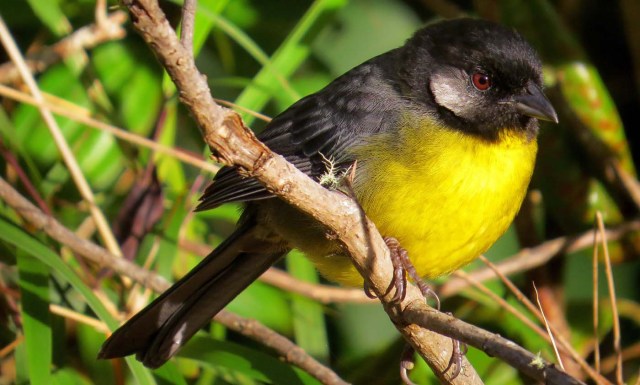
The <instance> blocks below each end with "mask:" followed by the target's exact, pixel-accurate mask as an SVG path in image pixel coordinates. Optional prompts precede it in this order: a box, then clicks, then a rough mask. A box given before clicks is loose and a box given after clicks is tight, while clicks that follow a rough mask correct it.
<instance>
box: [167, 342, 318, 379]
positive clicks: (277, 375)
mask: <svg viewBox="0 0 640 385" xmlns="http://www.w3.org/2000/svg"><path fill="white" fill-rule="evenodd" d="M179 356H180V357H183V358H189V359H192V360H196V361H198V362H200V363H201V364H203V365H205V366H209V367H212V368H216V367H225V368H228V369H232V370H234V371H237V372H239V373H242V374H244V375H246V376H248V377H250V378H253V379H256V380H259V381H263V382H266V383H268V384H287V385H302V384H318V381H317V380H316V379H315V378H313V377H311V376H310V375H309V374H307V373H305V372H303V371H302V370H300V369H298V368H295V367H293V366H291V365H288V364H285V363H283V362H282V361H280V360H278V359H277V358H274V357H272V356H270V355H268V354H265V353H262V352H259V351H257V350H253V349H249V348H246V347H243V346H240V345H237V344H234V343H231V342H224V341H218V340H214V339H212V338H211V337H205V336H196V337H194V338H193V339H192V340H191V341H189V343H188V344H187V345H185V347H184V348H183V349H182V350H181V351H180V353H179Z"/></svg>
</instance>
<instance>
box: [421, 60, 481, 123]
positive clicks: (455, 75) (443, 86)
mask: <svg viewBox="0 0 640 385" xmlns="http://www.w3.org/2000/svg"><path fill="white" fill-rule="evenodd" d="M429 87H430V88H431V92H432V93H433V96H434V98H435V101H436V103H438V105H440V106H442V107H444V108H446V109H448V110H449V111H451V112H453V113H454V114H455V115H456V116H458V117H460V118H463V119H470V118H472V117H473V116H475V115H477V111H476V110H477V109H478V108H481V106H482V99H481V97H480V95H479V94H478V92H477V91H476V90H475V89H474V88H473V87H472V86H471V83H470V82H469V76H468V75H467V73H466V72H465V71H463V70H461V69H459V68H455V67H445V68H442V69H440V70H438V71H437V72H435V73H434V74H433V75H432V76H431V83H430V84H429Z"/></svg>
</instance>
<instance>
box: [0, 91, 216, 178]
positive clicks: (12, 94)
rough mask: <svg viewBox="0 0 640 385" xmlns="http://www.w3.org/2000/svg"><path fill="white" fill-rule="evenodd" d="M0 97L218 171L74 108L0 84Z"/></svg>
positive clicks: (188, 154)
mask: <svg viewBox="0 0 640 385" xmlns="http://www.w3.org/2000/svg"><path fill="white" fill-rule="evenodd" d="M0 95H2V96H5V97H8V98H12V99H15V100H18V101H20V102H22V103H28V104H31V105H34V106H36V107H45V108H47V109H48V110H50V111H51V112H54V113H56V114H58V115H61V116H65V117H67V118H69V119H73V120H75V121H76V122H79V123H82V124H85V125H87V126H89V127H93V128H97V129H99V130H101V131H105V132H108V133H110V134H112V135H113V136H115V137H117V138H119V139H122V140H125V141H127V142H130V143H133V144H135V145H138V146H142V147H146V148H149V149H151V150H153V151H156V152H158V153H161V154H165V155H168V156H171V157H173V158H176V159H178V160H180V161H181V162H184V163H186V164H190V165H192V166H194V167H197V168H199V169H201V170H204V171H207V172H209V173H212V174H215V173H217V172H218V171H219V170H220V167H219V166H216V165H214V164H211V163H209V162H206V161H204V160H203V159H200V158H198V157H196V156H195V155H191V153H189V152H186V151H184V150H180V149H174V148H171V147H168V146H165V145H163V144H161V143H158V142H155V141H153V140H151V139H148V138H145V137H144V136H141V135H137V134H134V133H132V132H129V131H126V130H123V129H122V128H119V127H116V126H113V125H111V124H107V123H104V122H101V121H99V120H96V119H94V118H92V117H90V116H86V115H83V114H80V113H78V112H77V111H78V110H77V109H74V108H67V107H66V106H64V107H60V106H57V105H55V104H51V103H49V102H46V101H45V102H38V101H37V100H35V99H34V98H33V97H31V96H29V95H27V94H25V93H22V92H20V91H17V90H15V89H13V88H10V87H7V86H4V85H2V84H0Z"/></svg>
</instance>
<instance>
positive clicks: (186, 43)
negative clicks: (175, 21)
mask: <svg viewBox="0 0 640 385" xmlns="http://www.w3.org/2000/svg"><path fill="white" fill-rule="evenodd" d="M197 7H198V0H184V4H183V6H182V23H181V24H180V42H181V43H182V46H183V47H184V49H185V50H186V51H187V53H188V55H189V57H193V29H194V27H195V25H194V24H195V18H196V8H197Z"/></svg>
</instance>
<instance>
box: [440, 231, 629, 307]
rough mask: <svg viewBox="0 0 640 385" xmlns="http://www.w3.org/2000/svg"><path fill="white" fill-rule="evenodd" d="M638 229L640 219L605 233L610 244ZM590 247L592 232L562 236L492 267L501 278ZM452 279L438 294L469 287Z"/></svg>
mask: <svg viewBox="0 0 640 385" xmlns="http://www.w3.org/2000/svg"><path fill="white" fill-rule="evenodd" d="M638 230H640V220H637V219H636V220H631V221H628V222H625V223H623V224H621V225H618V226H617V227H615V228H613V229H608V230H606V234H607V239H609V240H610V241H615V240H619V239H621V238H622V237H624V236H626V235H627V234H629V233H630V232H633V231H638ZM592 246H593V234H592V233H591V231H585V232H584V233H582V234H580V235H572V236H562V237H558V238H555V239H551V240H548V241H546V242H544V243H542V244H540V245H539V246H536V247H532V248H527V249H522V250H520V251H519V252H518V253H516V254H514V255H513V256H511V257H509V258H507V259H505V260H503V261H500V262H498V263H497V264H495V266H496V269H497V271H499V272H500V273H502V274H504V275H511V274H516V273H520V272H523V271H527V270H530V269H533V268H535V267H538V266H540V265H542V264H544V263H546V262H548V261H549V260H550V259H552V258H553V257H555V256H556V255H558V254H559V253H560V252H563V253H573V252H576V251H579V250H584V249H586V248H588V247H592ZM470 274H471V275H472V276H473V277H474V279H476V280H477V281H479V282H484V281H486V280H489V279H494V278H495V274H494V272H493V270H492V269H491V268H489V267H485V268H482V269H478V270H475V271H473V272H472V273H470ZM453 276H454V278H452V279H449V281H447V282H446V283H445V284H444V285H442V286H440V288H439V290H438V293H439V294H440V295H444V296H445V297H447V296H452V295H454V294H457V293H459V292H461V291H462V290H464V289H465V288H466V287H468V286H469V284H468V283H466V282H465V281H464V280H462V279H460V278H457V277H456V273H454V274H453Z"/></svg>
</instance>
